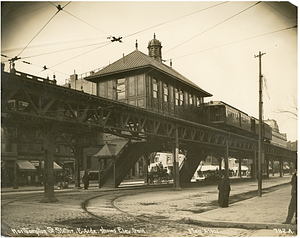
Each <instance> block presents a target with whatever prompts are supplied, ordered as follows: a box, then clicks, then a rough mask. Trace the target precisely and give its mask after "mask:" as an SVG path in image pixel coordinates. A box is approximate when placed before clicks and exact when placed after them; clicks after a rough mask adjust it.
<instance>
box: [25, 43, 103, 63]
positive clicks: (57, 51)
mask: <svg viewBox="0 0 300 238" xmlns="http://www.w3.org/2000/svg"><path fill="white" fill-rule="evenodd" d="M105 43H107V41H105V42H99V43H94V44H89V45H83V46H76V47H72V48H67V49H62V50H56V51H52V52H46V53H41V54H37V55H31V56H25V57H22V59H28V58H34V57H38V56H44V55H49V54H54V53H60V52H64V51H68V50H75V49H80V48H85V47H90V46H94V45H100V44H105Z"/></svg>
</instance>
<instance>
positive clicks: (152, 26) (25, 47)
mask: <svg viewBox="0 0 300 238" xmlns="http://www.w3.org/2000/svg"><path fill="white" fill-rule="evenodd" d="M49 3H50V4H52V5H53V6H55V7H56V8H57V9H58V11H57V12H56V13H55V15H56V14H57V13H58V12H59V11H60V10H63V11H64V12H66V13H68V14H69V15H71V16H72V17H74V18H76V19H78V20H80V21H82V22H84V23H85V24H87V25H89V26H91V27H93V28H95V29H97V30H99V31H101V32H102V33H104V34H106V35H109V34H108V33H106V32H104V31H103V30H101V29H99V28H97V27H95V26H93V25H91V24H89V23H88V22H86V21H84V20H82V19H80V18H79V17H77V16H75V15H73V14H71V13H69V12H68V11H66V10H65V9H64V8H65V7H66V6H67V5H68V4H70V3H71V1H70V2H68V3H67V4H66V5H65V6H64V7H63V8H59V7H58V6H60V5H58V6H56V5H55V4H54V3H52V2H50V1H49ZM224 3H227V2H222V3H219V4H216V5H213V6H210V7H207V8H204V9H200V10H198V11H195V12H192V13H189V14H186V15H184V16H181V17H177V18H175V19H172V20H169V21H166V22H163V23H161V24H158V25H155V26H152V27H149V28H147V29H144V30H141V31H138V32H135V33H133V34H130V35H128V36H126V37H129V36H132V35H135V34H138V33H140V32H143V31H146V30H149V29H151V28H154V27H157V26H160V25H163V24H166V23H169V22H172V21H175V20H178V19H180V18H183V17H187V16H189V15H192V14H195V13H198V12H201V11H204V10H207V9H210V8H213V7H216V6H219V5H222V4H224ZM55 15H54V16H55ZM54 16H53V17H52V18H51V19H50V20H49V21H48V22H47V23H46V25H47V24H48V23H49V22H50V21H51V20H52V19H53V18H54ZM46 25H45V26H44V27H43V28H42V29H41V30H40V31H39V32H38V33H37V34H36V36H37V35H38V34H39V33H40V32H41V31H42V30H43V29H44V28H45V27H46ZM36 36H34V38H35V37H36ZM34 38H33V39H34ZM33 39H32V40H31V41H30V42H29V43H28V44H27V46H28V45H29V44H30V43H31V42H32V41H33ZM126 45H128V44H126ZM27 46H26V47H25V48H24V49H23V50H22V51H21V53H22V52H23V51H24V50H25V49H26V48H27ZM76 48H77V47H75V48H74V49H76ZM78 48H81V47H78ZM98 48H100V47H97V48H95V49H93V50H96V49H98ZM66 50H69V49H66ZM93 50H90V51H88V52H86V53H89V52H91V51H93ZM61 51H64V50H61ZM56 52H60V51H56ZM56 52H54V53H56ZM21 53H20V54H21ZM86 53H84V54H86ZM20 54H19V55H20ZM46 54H50V53H46ZM19 55H18V56H19ZM40 55H43V54H40ZM40 55H38V56H40ZM81 55H83V54H80V55H78V56H75V57H72V58H70V59H69V60H72V59H74V58H76V57H79V56H81ZM26 58H29V57H26ZM69 60H66V61H69ZM66 61H63V62H61V63H65V62H66ZM61 63H59V64H61ZM59 64H57V65H59ZM57 65H55V66H57ZM52 67H54V66H52Z"/></svg>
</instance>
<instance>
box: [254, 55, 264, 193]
mask: <svg viewBox="0 0 300 238" xmlns="http://www.w3.org/2000/svg"><path fill="white" fill-rule="evenodd" d="M264 54H266V53H261V52H260V51H259V54H258V55H254V58H256V57H258V59H259V127H258V130H259V134H258V196H259V197H261V195H262V164H261V163H262V156H263V151H262V150H263V148H262V146H263V137H262V128H263V127H262V125H263V124H262V123H263V121H262V105H263V100H262V77H263V76H262V73H261V57H262V56H263V55H264Z"/></svg>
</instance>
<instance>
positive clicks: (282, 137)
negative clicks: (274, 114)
mask: <svg viewBox="0 0 300 238" xmlns="http://www.w3.org/2000/svg"><path fill="white" fill-rule="evenodd" d="M264 122H265V123H267V124H268V125H269V126H270V127H271V128H272V139H271V144H273V145H277V146H280V147H283V148H287V137H286V134H285V133H280V132H279V127H278V124H277V122H276V121H275V120H274V119H268V120H264Z"/></svg>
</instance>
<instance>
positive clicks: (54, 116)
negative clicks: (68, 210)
mask: <svg viewBox="0 0 300 238" xmlns="http://www.w3.org/2000/svg"><path fill="white" fill-rule="evenodd" d="M1 86H2V91H1V109H2V110H1V127H2V128H6V129H7V130H8V131H9V137H10V138H9V140H12V141H17V143H19V142H20V141H22V140H27V141H29V140H30V141H33V142H38V143H42V144H43V148H44V154H43V156H44V161H45V174H44V179H45V182H44V184H45V197H44V199H43V201H44V202H52V201H56V198H55V196H54V181H53V176H52V175H53V154H54V153H55V144H56V143H65V144H70V145H72V146H74V148H75V150H74V153H75V159H76V163H75V165H76V173H77V181H76V182H77V183H80V178H79V177H80V176H79V173H80V160H81V159H82V158H81V157H82V150H83V148H84V146H85V145H86V141H85V139H84V135H85V134H88V133H95V132H103V133H109V134H113V135H117V136H119V137H123V138H126V139H128V140H129V141H130V142H131V145H128V149H129V150H130V151H131V152H132V151H135V155H133V154H131V153H130V152H128V151H127V152H126V151H123V152H122V153H123V155H126V156H123V157H122V156H121V155H122V153H120V154H119V155H118V156H116V158H115V162H114V163H111V164H110V165H109V166H110V168H108V169H106V173H107V174H105V175H103V177H102V179H103V180H109V177H110V178H112V180H113V185H112V186H114V187H117V186H118V185H119V184H120V183H121V182H122V179H123V178H124V176H125V175H126V173H127V172H128V171H129V170H130V166H125V164H128V165H133V164H134V162H136V161H137V160H138V158H139V157H138V155H140V154H143V153H145V152H148V153H150V152H151V151H157V149H158V148H159V147H162V146H163V147H166V148H168V149H171V150H173V151H175V152H176V150H177V151H178V149H179V148H181V149H187V150H188V152H189V154H188V166H187V165H186V166H183V168H182V169H181V170H180V171H178V173H177V174H176V173H175V178H174V184H175V185H174V186H175V188H176V187H177V188H178V187H179V182H188V181H190V179H191V177H192V176H193V174H194V172H195V170H196V168H197V165H198V164H199V162H200V159H199V155H200V154H209V153H211V154H215V155H218V156H222V157H224V158H225V159H228V156H229V154H230V155H234V154H235V153H237V154H239V153H242V154H244V155H248V156H249V157H252V158H257V150H258V141H257V139H255V138H251V137H247V136H244V135H241V134H234V133H230V132H228V131H224V130H220V129H216V128H213V127H210V126H207V125H203V124H199V123H195V122H192V121H188V120H184V119H180V118H176V117H174V116H170V115H162V114H160V113H157V112H154V111H149V110H146V109H143V108H138V107H136V106H131V105H129V104H125V103H122V102H118V101H116V100H110V99H107V98H102V97H99V96H95V95H91V94H88V93H85V92H82V91H78V90H74V89H70V88H67V87H63V86H59V85H56V81H55V80H49V79H45V78H40V77H37V76H34V75H29V74H26V73H22V72H18V71H13V72H11V73H8V72H4V71H3V70H2V71H1ZM134 145H136V146H134ZM263 147H264V153H265V158H269V157H272V158H274V157H275V158H277V159H278V160H279V161H290V162H296V159H297V157H296V152H295V151H290V150H287V149H285V148H281V147H278V146H275V145H272V144H269V143H264V145H263ZM177 154H178V152H177ZM122 160H123V162H122ZM125 160H126V161H127V162H126V163H125V164H124V161H125ZM175 163H176V160H175ZM176 181H177V182H176ZM103 182H105V181H102V183H103Z"/></svg>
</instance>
